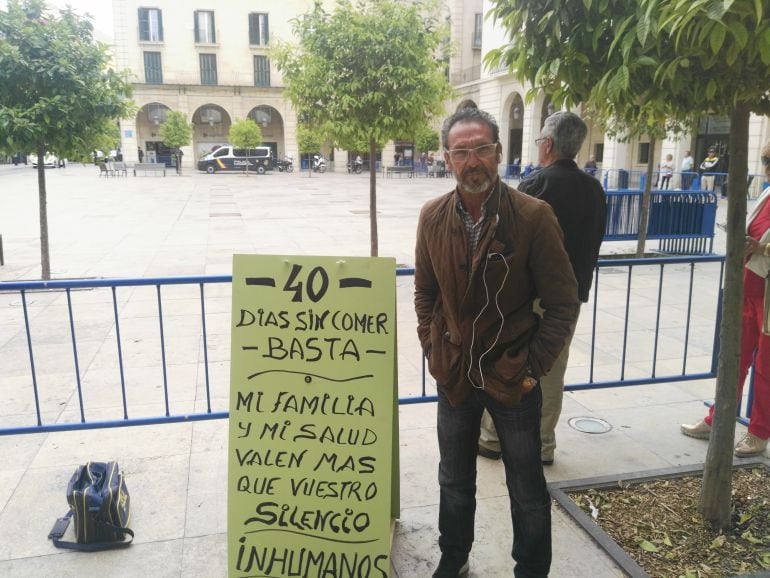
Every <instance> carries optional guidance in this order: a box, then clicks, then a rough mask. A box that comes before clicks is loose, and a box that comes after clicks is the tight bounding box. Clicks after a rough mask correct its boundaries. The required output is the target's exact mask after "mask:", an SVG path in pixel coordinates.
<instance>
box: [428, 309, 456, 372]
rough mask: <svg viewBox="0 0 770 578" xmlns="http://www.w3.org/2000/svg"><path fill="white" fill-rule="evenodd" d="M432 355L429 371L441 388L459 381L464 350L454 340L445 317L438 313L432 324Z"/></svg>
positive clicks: (429, 360)
mask: <svg viewBox="0 0 770 578" xmlns="http://www.w3.org/2000/svg"><path fill="white" fill-rule="evenodd" d="M430 343H431V348H430V353H429V355H428V370H429V371H430V374H431V375H432V376H433V377H434V379H435V380H436V383H437V384H438V385H441V386H446V385H449V384H453V383H455V382H456V381H457V378H458V374H459V372H460V365H461V362H462V349H461V348H460V344H459V340H456V339H454V338H453V336H452V334H451V332H450V331H448V330H447V327H446V322H445V321H444V316H443V315H442V314H441V313H440V312H437V313H436V314H435V316H434V317H433V321H432V322H431V324H430Z"/></svg>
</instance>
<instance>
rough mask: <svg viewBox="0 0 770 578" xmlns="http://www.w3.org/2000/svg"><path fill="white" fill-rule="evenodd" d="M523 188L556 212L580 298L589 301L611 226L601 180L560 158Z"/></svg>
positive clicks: (522, 188) (521, 186)
mask: <svg viewBox="0 0 770 578" xmlns="http://www.w3.org/2000/svg"><path fill="white" fill-rule="evenodd" d="M519 190H520V191H523V192H525V193H527V194H529V195H532V196H533V197H537V198H538V199H542V200H543V201H545V202H547V203H548V204H549V205H551V207H552V208H553V212H554V213H556V218H557V219H558V220H559V225H560V226H561V230H562V231H563V232H564V247H565V248H566V249H567V255H569V261H570V263H572V270H573V271H574V272H575V277H576V278H577V282H578V297H579V298H580V300H581V301H582V302H584V303H585V302H586V301H588V294H589V293H590V292H591V284H592V283H593V278H594V269H595V268H596V260H597V259H598V257H599V248H600V247H601V245H602V239H603V238H604V231H605V228H606V226H607V198H606V196H605V194H604V189H603V188H602V185H601V183H599V181H598V180H596V179H595V178H593V177H592V176H590V175H587V174H586V173H585V172H583V171H581V170H580V169H579V168H578V166H577V165H576V164H575V161H573V160H568V159H560V160H558V161H556V162H554V163H552V164H550V165H548V166H547V167H545V168H544V169H541V170H539V171H538V172H536V173H535V174H534V175H532V177H531V178H529V179H526V180H524V181H522V182H521V183H519Z"/></svg>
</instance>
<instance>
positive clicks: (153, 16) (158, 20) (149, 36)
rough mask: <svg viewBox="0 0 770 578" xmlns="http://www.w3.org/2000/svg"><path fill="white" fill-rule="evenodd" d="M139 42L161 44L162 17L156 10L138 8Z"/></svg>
mask: <svg viewBox="0 0 770 578" xmlns="http://www.w3.org/2000/svg"><path fill="white" fill-rule="evenodd" d="M139 40H142V41H144V42H163V15H162V13H161V11H160V10H158V9H157V8H139Z"/></svg>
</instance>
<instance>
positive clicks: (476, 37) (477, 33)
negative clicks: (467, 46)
mask: <svg viewBox="0 0 770 578" xmlns="http://www.w3.org/2000/svg"><path fill="white" fill-rule="evenodd" d="M483 23H484V16H483V14H481V12H478V13H476V14H474V18H473V48H481V28H482V25H483Z"/></svg>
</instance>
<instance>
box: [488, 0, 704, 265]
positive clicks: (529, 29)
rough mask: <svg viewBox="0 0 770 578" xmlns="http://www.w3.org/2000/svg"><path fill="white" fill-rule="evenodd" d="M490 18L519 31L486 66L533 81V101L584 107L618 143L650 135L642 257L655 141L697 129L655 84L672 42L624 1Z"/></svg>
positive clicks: (540, 6)
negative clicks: (656, 65)
mask: <svg viewBox="0 0 770 578" xmlns="http://www.w3.org/2000/svg"><path fill="white" fill-rule="evenodd" d="M492 13H493V15H494V17H495V18H497V19H498V20H499V21H500V22H501V23H502V24H503V26H504V27H505V28H506V29H508V30H518V31H519V32H518V33H517V34H516V35H513V36H512V40H511V42H510V43H509V44H508V45H506V46H503V47H500V48H498V49H496V50H492V51H490V53H488V54H487V56H486V62H487V63H488V64H489V65H490V66H499V65H501V64H504V65H507V66H508V67H509V68H510V69H511V70H512V71H514V73H515V74H516V76H517V77H518V78H519V79H521V80H523V81H526V82H529V83H530V85H531V86H532V89H531V90H530V93H529V95H528V96H529V97H530V98H532V97H533V96H535V95H536V94H538V93H539V92H540V91H545V92H546V93H548V94H549V95H551V98H552V100H553V102H554V104H555V105H557V106H567V107H570V106H575V105H577V104H582V106H583V110H584V111H585V112H586V113H587V114H588V115H589V116H590V118H591V119H592V120H593V121H594V122H596V124H598V125H599V126H600V127H601V128H602V130H603V131H604V132H605V133H606V134H607V135H608V136H611V137H614V138H616V139H618V140H620V141H628V140H631V139H633V138H639V137H648V138H649V140H650V150H651V153H653V154H650V156H649V160H648V164H647V179H646V181H645V189H644V194H643V200H642V203H643V204H642V212H641V222H640V226H639V239H638V243H637V254H638V255H639V256H642V255H643V254H644V246H645V242H646V236H647V221H648V214H649V204H650V190H651V187H652V172H653V169H654V167H655V164H656V163H655V156H654V151H655V145H656V142H657V141H659V140H661V139H663V138H665V137H666V136H667V134H668V133H671V132H680V131H682V130H683V129H684V128H687V127H688V126H690V125H692V124H693V119H694V116H695V115H697V114H698V111H696V110H693V109H691V108H688V107H679V108H677V107H676V106H675V103H672V102H671V101H669V100H668V99H665V98H659V97H658V92H657V89H656V87H655V84H654V83H653V82H652V77H653V76H654V69H653V68H652V66H651V63H652V62H653V57H655V56H656V55H658V54H659V53H662V54H663V55H665V54H669V53H670V52H669V51H671V50H674V47H673V42H670V41H668V39H666V38H658V37H654V36H653V35H651V34H649V33H647V34H642V33H641V31H643V30H645V26H647V25H649V23H647V21H646V18H647V15H646V14H645V13H644V12H641V11H639V10H637V9H635V5H634V4H629V3H628V2H626V1H625V0H601V1H590V0H586V1H585V2H568V1H563V0H548V1H545V2H543V3H537V4H532V3H530V2H525V1H523V0H498V1H497V2H493V9H492ZM629 31H633V32H634V34H633V36H632V35H630V34H627V32H629ZM636 31H640V33H639V34H636Z"/></svg>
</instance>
